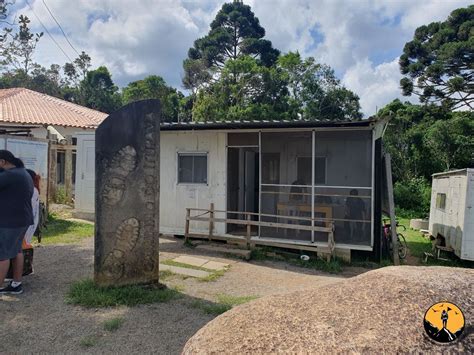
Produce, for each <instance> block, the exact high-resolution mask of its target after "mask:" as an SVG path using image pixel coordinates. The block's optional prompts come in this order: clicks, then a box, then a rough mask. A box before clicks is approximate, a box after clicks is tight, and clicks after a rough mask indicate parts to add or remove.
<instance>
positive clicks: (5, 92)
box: [0, 88, 107, 128]
mask: <svg viewBox="0 0 474 355" xmlns="http://www.w3.org/2000/svg"><path fill="white" fill-rule="evenodd" d="M106 117H107V114H106V113H103V112H100V111H96V110H92V109H90V108H87V107H84V106H80V105H76V104H73V103H72V102H69V101H65V100H61V99H58V98H56V97H52V96H49V95H46V94H42V93H39V92H36V91H33V90H29V89H25V88H13V89H1V90H0V123H16V124H28V125H42V126H44V125H52V126H64V127H80V128H95V127H97V126H98V125H99V124H100V123H101V122H102V121H103V120H104V119H105V118H106Z"/></svg>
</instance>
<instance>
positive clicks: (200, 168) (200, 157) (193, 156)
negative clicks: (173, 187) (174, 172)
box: [178, 153, 207, 184]
mask: <svg viewBox="0 0 474 355" xmlns="http://www.w3.org/2000/svg"><path fill="white" fill-rule="evenodd" d="M178 184H207V153H178Z"/></svg>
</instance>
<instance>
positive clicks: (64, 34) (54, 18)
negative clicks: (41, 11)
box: [43, 0, 80, 56]
mask: <svg viewBox="0 0 474 355" xmlns="http://www.w3.org/2000/svg"><path fill="white" fill-rule="evenodd" d="M43 5H44V7H46V10H48V12H49V14H50V15H51V17H52V18H53V20H54V22H56V24H57V25H58V27H59V29H60V30H61V32H62V34H63V36H64V38H66V41H67V43H69V45H70V46H71V48H72V49H73V50H74V52H76V54H77V55H78V56H80V54H79V52H78V51H77V50H76V48H74V46H73V45H72V43H71V42H70V41H69V38H67V36H66V33H65V32H64V30H63V28H62V27H61V25H60V24H59V22H58V20H56V17H54V15H53V13H52V12H51V10H50V9H49V7H48V5H46V2H45V1H44V0H43Z"/></svg>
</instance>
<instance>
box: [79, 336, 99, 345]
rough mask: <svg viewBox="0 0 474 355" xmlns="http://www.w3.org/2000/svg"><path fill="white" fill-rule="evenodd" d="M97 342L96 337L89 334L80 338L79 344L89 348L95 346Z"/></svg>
mask: <svg viewBox="0 0 474 355" xmlns="http://www.w3.org/2000/svg"><path fill="white" fill-rule="evenodd" d="M97 342H98V339H97V337H95V336H92V335H90V336H86V337H84V338H82V339H81V340H80V342H79V344H81V346H82V347H84V348H91V347H93V346H95V345H96V344H97Z"/></svg>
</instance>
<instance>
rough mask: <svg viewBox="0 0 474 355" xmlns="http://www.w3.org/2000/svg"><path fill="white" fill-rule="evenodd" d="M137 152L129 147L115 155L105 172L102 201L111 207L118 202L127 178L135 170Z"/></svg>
mask: <svg viewBox="0 0 474 355" xmlns="http://www.w3.org/2000/svg"><path fill="white" fill-rule="evenodd" d="M136 164H137V152H136V151H135V149H134V148H133V147H131V146H129V145H127V146H126V147H123V148H122V149H120V150H119V151H118V152H117V154H115V156H114V158H113V159H112V162H111V163H110V166H109V168H108V169H107V170H106V171H107V172H106V175H107V181H106V183H105V185H104V188H103V191H102V201H103V202H104V203H106V204H107V205H110V206H113V205H116V204H117V203H119V202H120V200H121V199H122V196H123V193H124V191H125V182H126V178H127V176H128V175H129V174H130V173H131V172H132V171H133V170H135V167H136Z"/></svg>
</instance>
